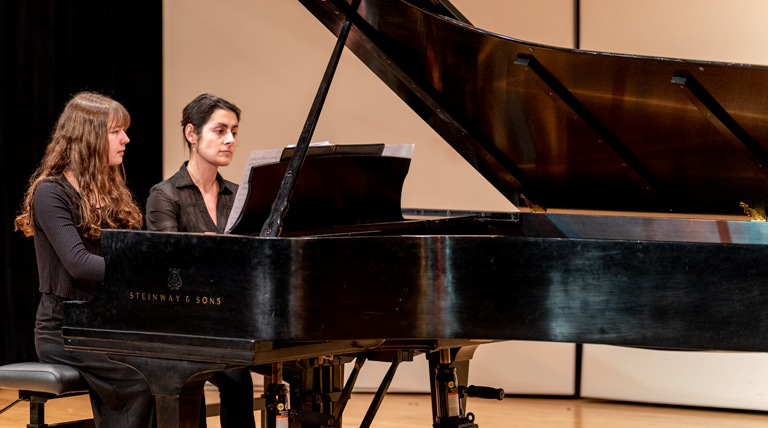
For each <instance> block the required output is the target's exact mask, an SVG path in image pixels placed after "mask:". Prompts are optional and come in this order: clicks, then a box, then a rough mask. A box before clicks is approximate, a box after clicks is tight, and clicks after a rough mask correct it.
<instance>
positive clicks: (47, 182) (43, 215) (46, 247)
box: [14, 92, 156, 428]
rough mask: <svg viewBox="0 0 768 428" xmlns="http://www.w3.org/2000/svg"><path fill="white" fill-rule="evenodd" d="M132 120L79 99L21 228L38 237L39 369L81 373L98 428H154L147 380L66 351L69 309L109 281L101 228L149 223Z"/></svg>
mask: <svg viewBox="0 0 768 428" xmlns="http://www.w3.org/2000/svg"><path fill="white" fill-rule="evenodd" d="M130 121H131V119H130V116H129V115H128V112H127V111H126V110H125V108H124V107H123V106H122V105H121V104H120V103H118V102H117V101H114V100H112V99H111V98H108V97H105V96H102V95H100V94H96V93H92V92H82V93H79V94H77V95H75V96H74V97H73V98H72V99H71V100H70V101H69V102H68V103H67V104H66V106H65V107H64V111H63V112H62V113H61V116H60V117H59V119H58V122H57V123H56V125H55V127H54V129H53V135H52V137H51V140H50V142H49V143H48V147H47V148H46V150H45V154H44V156H43V159H42V161H41V163H40V165H39V166H38V168H37V170H36V171H35V173H34V174H33V175H32V177H31V178H30V181H29V186H28V187H27V190H26V194H25V196H24V200H23V202H22V206H21V213H20V214H19V215H18V217H16V220H15V222H14V224H15V227H16V230H21V231H22V232H23V233H24V235H26V236H28V237H29V236H32V237H34V243H35V254H36V256H37V269H38V273H39V287H40V292H41V293H42V296H41V298H40V303H39V305H38V307H37V315H36V321H35V349H36V351H37V355H38V357H39V358H40V361H42V362H46V363H55V364H66V365H70V366H72V367H75V368H76V369H77V370H78V371H79V372H80V373H81V374H82V375H83V377H84V378H85V380H86V381H87V383H88V386H89V390H90V398H91V408H92V410H93V417H94V422H95V424H96V426H97V427H136V428H139V427H148V428H149V427H152V426H154V425H155V424H156V417H155V400H154V397H153V396H152V393H151V392H150V389H149V384H148V383H147V382H146V380H145V379H144V378H143V377H142V376H141V375H140V374H139V373H138V372H137V371H135V370H133V369H132V368H130V367H128V366H125V365H122V364H118V363H115V362H112V361H109V360H107V357H106V355H105V354H99V353H90V352H78V351H67V350H65V349H64V341H63V339H62V336H61V329H62V325H63V318H64V308H63V303H64V302H65V301H67V300H90V299H91V298H93V297H94V293H97V292H98V286H99V283H101V282H103V281H104V266H105V265H104V258H103V257H102V256H101V247H100V243H99V238H100V236H101V229H102V228H113V229H138V228H140V227H141V223H142V216H141V211H140V209H139V207H138V206H137V205H136V202H135V200H134V198H133V195H131V192H130V191H129V190H128V188H127V186H126V184H125V174H124V170H123V167H122V163H123V154H124V153H125V149H126V144H127V143H128V142H129V141H130V140H129V139H128V136H127V135H126V129H128V125H129V124H130Z"/></svg>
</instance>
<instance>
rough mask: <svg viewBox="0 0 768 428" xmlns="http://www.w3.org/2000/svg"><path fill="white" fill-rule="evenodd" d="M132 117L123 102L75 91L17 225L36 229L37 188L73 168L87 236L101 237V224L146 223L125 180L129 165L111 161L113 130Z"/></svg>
mask: <svg viewBox="0 0 768 428" xmlns="http://www.w3.org/2000/svg"><path fill="white" fill-rule="evenodd" d="M130 123H131V117H130V115H129V114H128V111H127V110H126V109H125V107H123V106H122V104H120V103H119V102H117V101H115V100H113V99H111V98H109V97H106V96H103V95H101V94H97V93H94V92H81V93H79V94H76V95H75V96H74V97H73V98H72V99H71V100H69V102H67V105H66V106H65V107H64V111H63V112H62V113H61V116H59V120H58V122H57V123H56V126H55V127H54V128H53V134H52V136H51V140H50V142H49V143H48V147H47V148H46V149H45V155H44V156H43V160H42V161H41V162H40V166H38V167H37V170H36V171H35V173H34V174H32V177H31V178H30V179H29V185H28V187H27V191H26V193H25V195H24V201H23V202H22V205H21V213H20V214H19V215H18V216H17V217H16V220H15V221H14V225H15V230H21V231H22V232H23V233H24V236H33V235H34V233H35V232H34V221H33V215H34V206H33V201H34V194H35V189H37V186H38V185H39V184H40V182H41V181H43V180H45V179H46V178H49V177H62V178H63V176H64V172H65V171H71V173H72V175H73V176H74V178H75V179H76V180H77V183H78V185H79V187H80V189H79V192H80V219H81V223H80V224H79V226H80V227H82V228H83V230H84V235H85V236H86V237H88V238H94V239H95V238H99V237H100V236H101V228H102V227H104V228H109V229H132V228H139V227H141V224H142V217H141V210H140V209H139V207H138V205H137V203H136V201H135V199H134V198H133V195H132V194H131V192H130V190H128V187H127V186H126V184H125V170H124V169H123V165H122V163H121V164H120V165H114V166H109V163H108V156H109V140H108V135H109V134H108V132H109V128H110V127H112V126H119V127H122V128H123V129H127V128H128V126H129V125H130Z"/></svg>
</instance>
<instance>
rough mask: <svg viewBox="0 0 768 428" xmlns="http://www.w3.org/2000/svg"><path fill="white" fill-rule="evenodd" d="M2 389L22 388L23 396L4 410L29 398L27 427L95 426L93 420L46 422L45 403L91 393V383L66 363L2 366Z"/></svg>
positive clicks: (0, 374)
mask: <svg viewBox="0 0 768 428" xmlns="http://www.w3.org/2000/svg"><path fill="white" fill-rule="evenodd" d="M0 388H5V389H17V390H19V399H18V400H16V401H14V402H13V403H11V404H10V405H9V406H7V407H5V408H4V409H2V410H0V413H3V412H5V411H6V410H8V409H10V408H11V407H13V406H15V405H16V404H18V403H20V402H22V401H29V425H27V428H46V427H51V428H53V427H67V428H93V427H94V423H93V419H83V420H79V421H71V422H60V423H55V424H46V423H45V403H46V402H47V401H48V400H53V399H56V398H63V397H71V396H75V395H82V394H87V393H88V385H87V384H86V383H85V380H84V379H83V378H82V377H81V376H80V372H78V371H77V370H75V369H74V368H72V367H70V366H66V365H62V364H48V363H16V364H6V365H4V366H0Z"/></svg>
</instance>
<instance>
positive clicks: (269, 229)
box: [259, 0, 360, 237]
mask: <svg viewBox="0 0 768 428" xmlns="http://www.w3.org/2000/svg"><path fill="white" fill-rule="evenodd" d="M359 5H360V0H354V1H353V2H352V4H351V7H350V12H349V13H347V15H346V18H345V19H344V24H343V25H342V27H341V31H339V39H338V40H337V41H336V46H335V47H334V49H333V53H332V54H331V59H330V60H329V61H328V66H327V67H326V69H325V74H324V75H323V80H322V81H321V82H320V87H319V88H317V94H316V95H315V100H314V102H313V103H312V108H310V110H309V116H308V117H307V121H306V122H305V123H304V129H303V130H302V131H301V136H299V142H298V143H297V144H296V149H295V150H294V151H293V155H292V156H291V160H290V161H289V162H288V168H287V169H286V171H285V175H284V176H283V181H282V182H281V183H280V189H279V190H278V193H277V197H276V198H275V202H273V203H272V209H271V210H270V213H269V217H268V218H267V221H265V222H264V226H262V228H261V233H260V234H259V236H261V237H277V236H280V231H281V230H282V228H283V217H285V213H287V212H288V201H289V200H290V198H291V194H292V193H293V188H294V185H295V184H296V177H298V175H299V170H300V169H301V166H302V164H303V163H304V158H305V157H306V155H307V149H308V148H309V141H310V139H311V138H312V134H313V133H314V132H315V127H316V126H317V120H318V118H319V117H320V111H321V110H322V109H323V104H324V103H325V98H326V96H327V95H328V89H329V88H330V86H331V80H333V74H334V73H335V72H336V66H337V65H338V64H339V59H340V58H341V53H342V52H343V51H344V45H345V44H346V43H347V36H348V35H349V30H350V29H351V28H352V20H351V19H350V17H349V15H350V14H351V13H356V12H357V8H358V6H359Z"/></svg>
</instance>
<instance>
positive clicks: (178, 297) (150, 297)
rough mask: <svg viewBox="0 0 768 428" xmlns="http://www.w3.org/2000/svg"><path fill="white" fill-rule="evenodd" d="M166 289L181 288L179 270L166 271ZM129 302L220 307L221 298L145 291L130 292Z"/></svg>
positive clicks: (175, 289) (176, 289) (174, 289)
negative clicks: (141, 301) (140, 301)
mask: <svg viewBox="0 0 768 428" xmlns="http://www.w3.org/2000/svg"><path fill="white" fill-rule="evenodd" d="M168 272H169V273H168V288H170V289H171V291H178V290H179V289H180V288H181V284H182V281H181V269H175V268H170V269H168ZM128 298H129V299H131V300H144V301H150V302H170V303H193V304H196V305H214V306H219V305H221V297H218V296H194V295H184V294H171V293H169V294H165V293H154V292H146V291H131V292H129V294H128Z"/></svg>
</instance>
